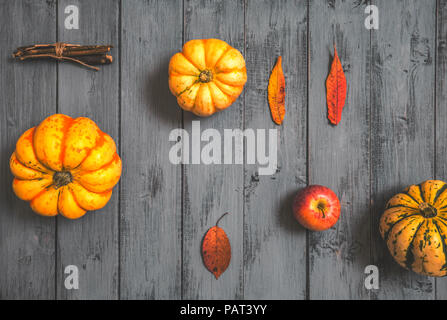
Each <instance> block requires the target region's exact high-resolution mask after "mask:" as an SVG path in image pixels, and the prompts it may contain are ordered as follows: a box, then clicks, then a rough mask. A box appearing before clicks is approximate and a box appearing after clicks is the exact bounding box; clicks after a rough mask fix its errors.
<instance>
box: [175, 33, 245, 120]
mask: <svg viewBox="0 0 447 320" xmlns="http://www.w3.org/2000/svg"><path fill="white" fill-rule="evenodd" d="M245 82H247V70H246V68H245V60H244V57H243V56H242V54H241V53H240V52H239V51H238V50H237V49H235V48H233V47H231V46H230V45H229V44H227V43H226V42H225V41H222V40H218V39H206V40H191V41H188V42H187V43H185V45H184V46H183V51H182V52H179V53H176V54H175V55H174V56H173V57H172V58H171V61H170V62H169V88H170V89H171V92H172V94H173V95H175V96H176V97H177V102H178V104H179V105H180V107H181V108H182V109H184V110H186V111H191V112H193V113H195V114H196V115H198V116H203V117H207V116H210V115H212V114H213V113H215V112H217V111H221V110H224V109H226V108H228V107H229V106H230V105H231V104H232V103H233V102H234V101H235V100H236V99H237V98H238V97H239V95H240V94H241V92H242V90H243V89H244V85H245Z"/></svg>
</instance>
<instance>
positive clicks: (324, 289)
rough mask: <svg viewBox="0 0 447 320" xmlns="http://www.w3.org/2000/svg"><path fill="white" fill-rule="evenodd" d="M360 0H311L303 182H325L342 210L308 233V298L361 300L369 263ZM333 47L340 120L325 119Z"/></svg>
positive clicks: (365, 48)
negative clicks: (342, 90) (341, 74)
mask: <svg viewBox="0 0 447 320" xmlns="http://www.w3.org/2000/svg"><path fill="white" fill-rule="evenodd" d="M365 6H366V3H364V2H359V1H355V0H352V1H344V2H340V1H311V2H310V8H309V10H310V11H309V12H310V18H309V20H310V21H309V36H310V43H309V46H310V57H309V59H310V73H309V74H310V80H309V184H321V185H325V186H327V187H329V188H331V189H332V190H333V191H334V192H335V193H336V194H337V195H338V197H339V199H340V202H341V215H340V219H339V221H338V223H337V224H336V226H335V227H334V228H332V229H330V230H328V231H325V232H321V233H317V232H310V234H309V282H310V283H309V286H310V293H309V297H310V298H311V299H365V298H368V297H369V293H368V291H367V290H366V289H365V288H364V285H363V281H364V280H363V279H364V276H363V270H364V268H365V266H366V265H368V264H370V215H369V202H370V200H369V193H370V190H369V170H370V168H369V106H370V101H369V70H368V69H369V61H370V60H369V45H370V35H369V30H367V29H366V28H365V27H364V18H365V14H364V10H365ZM334 44H335V45H336V46H337V51H338V55H339V57H340V59H341V62H342V65H343V69H344V71H345V76H346V80H347V83H348V92H347V98H346V104H345V107H344V109H343V114H342V120H341V122H340V123H339V124H338V125H337V126H333V125H331V124H330V123H329V120H328V118H327V103H326V87H325V83H326V78H327V76H328V73H329V70H330V65H331V63H332V59H333V54H334Z"/></svg>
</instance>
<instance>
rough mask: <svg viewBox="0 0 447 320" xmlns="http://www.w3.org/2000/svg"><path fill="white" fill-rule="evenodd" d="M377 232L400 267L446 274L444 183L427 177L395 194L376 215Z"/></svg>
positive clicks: (446, 201) (446, 200)
mask: <svg viewBox="0 0 447 320" xmlns="http://www.w3.org/2000/svg"><path fill="white" fill-rule="evenodd" d="M380 234H381V235H382V238H383V239H384V240H385V241H386V243H387V246H388V249H389V250H390V253H391V255H392V256H393V258H394V259H395V260H396V261H397V263H399V264H400V265H401V266H402V267H404V268H407V269H409V270H412V271H414V272H416V273H419V274H422V275H426V276H435V277H443V276H445V275H447V240H446V236H447V184H446V183H445V182H443V181H440V180H427V181H425V182H423V183H420V184H418V185H412V186H410V187H408V188H407V189H405V191H404V192H402V193H398V194H396V195H395V196H394V197H392V198H391V200H390V201H388V204H387V206H386V210H385V212H384V213H383V215H382V217H381V219H380Z"/></svg>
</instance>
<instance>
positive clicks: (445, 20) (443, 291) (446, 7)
mask: <svg viewBox="0 0 447 320" xmlns="http://www.w3.org/2000/svg"><path fill="white" fill-rule="evenodd" d="M436 36H437V41H436V55H435V57H436V79H435V88H436V96H435V101H436V105H435V107H436V113H435V118H436V141H435V145H436V161H435V166H436V167H435V170H436V172H435V177H436V179H440V180H443V181H447V162H446V160H445V155H446V154H447V141H446V139H445V137H446V136H447V123H446V121H445V119H447V108H446V105H447V1H446V0H438V1H437V35H436ZM436 299H439V300H445V299H447V278H445V277H444V278H437V279H436Z"/></svg>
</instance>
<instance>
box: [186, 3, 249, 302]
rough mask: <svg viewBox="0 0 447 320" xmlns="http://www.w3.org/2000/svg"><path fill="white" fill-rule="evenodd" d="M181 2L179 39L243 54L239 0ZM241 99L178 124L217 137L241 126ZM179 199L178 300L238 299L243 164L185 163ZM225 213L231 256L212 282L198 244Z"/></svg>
mask: <svg viewBox="0 0 447 320" xmlns="http://www.w3.org/2000/svg"><path fill="white" fill-rule="evenodd" d="M184 6H185V7H184V14H185V23H184V28H185V29H184V36H185V39H184V40H185V42H186V41H188V40H191V39H208V38H218V39H222V40H224V41H225V42H227V43H228V44H229V45H231V46H232V47H234V48H236V49H238V50H239V51H241V52H242V53H243V52H244V6H243V1H241V0H231V1H228V0H217V1H211V0H197V1H195V0H193V1H188V0H186V1H185V2H184ZM178 49H179V50H180V48H178ZM243 102H244V93H242V94H241V96H240V97H239V98H238V99H237V100H236V102H235V103H233V104H232V105H231V106H230V107H229V108H227V109H226V110H224V111H222V112H219V113H217V114H214V115H213V116H211V117H209V118H198V117H196V116H195V115H193V114H192V113H189V112H184V128H185V129H186V130H187V131H188V132H189V133H190V138H191V126H192V121H195V120H199V121H200V127H201V128H200V129H201V131H202V132H203V131H204V130H206V129H208V128H213V129H217V130H218V131H219V132H220V134H221V137H222V138H223V135H224V129H235V128H238V129H242V122H243V118H242V114H243V106H244V104H243ZM190 145H191V143H190ZM204 145H205V143H202V147H203V146H204ZM222 149H223V143H222ZM233 150H234V149H233ZM233 152H234V151H233ZM192 153H194V151H191V154H192ZM222 156H223V153H222ZM221 161H222V160H221ZM183 197H184V205H183V298H184V299H240V298H242V293H243V278H242V272H243V269H242V268H243V265H242V263H243V251H242V239H243V237H242V234H243V166H242V165H234V164H233V165H223V164H220V165H216V164H210V165H205V164H201V165H185V166H184V185H183ZM225 212H230V214H229V215H228V216H226V217H225V218H224V219H223V220H222V221H221V222H220V223H219V226H220V227H221V228H223V229H224V230H225V232H226V233H227V236H228V238H229V239H230V243H231V247H232V248H231V249H232V250H231V253H232V257H231V262H230V265H229V267H228V269H227V270H226V271H225V272H224V273H223V274H222V275H221V276H220V277H219V279H218V280H216V279H215V278H214V276H213V274H212V273H210V272H208V271H207V270H206V269H205V266H204V265H203V261H202V258H201V255H200V248H201V241H202V238H203V236H204V235H205V233H206V231H207V230H208V229H209V228H211V227H212V226H213V225H214V224H215V223H216V220H217V219H218V218H219V217H220V216H221V215H222V214H223V213H225Z"/></svg>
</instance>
